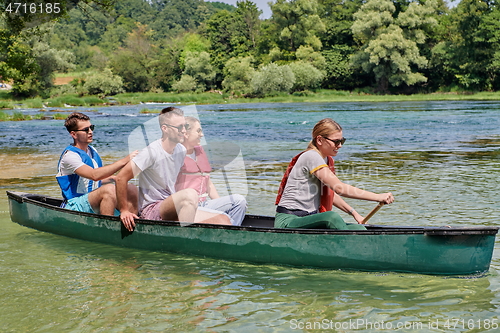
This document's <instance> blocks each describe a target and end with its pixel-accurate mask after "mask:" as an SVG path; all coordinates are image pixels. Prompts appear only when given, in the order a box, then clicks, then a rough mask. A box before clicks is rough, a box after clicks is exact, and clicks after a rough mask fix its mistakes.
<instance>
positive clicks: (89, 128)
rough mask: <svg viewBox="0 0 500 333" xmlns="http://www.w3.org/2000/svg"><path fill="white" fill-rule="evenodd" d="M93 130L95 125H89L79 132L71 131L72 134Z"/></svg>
mask: <svg viewBox="0 0 500 333" xmlns="http://www.w3.org/2000/svg"><path fill="white" fill-rule="evenodd" d="M94 128H95V125H90V126H89V127H85V128H82V129H80V130H73V132H87V133H88V132H89V130H90V131H92V132H93V131H94Z"/></svg>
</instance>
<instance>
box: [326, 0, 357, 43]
mask: <svg viewBox="0 0 500 333" xmlns="http://www.w3.org/2000/svg"><path fill="white" fill-rule="evenodd" d="M363 3H365V0H318V4H319V10H318V13H319V15H320V18H321V19H322V20H323V22H324V24H325V30H324V31H323V32H322V33H320V34H319V38H320V39H321V43H322V44H323V48H324V49H330V48H332V47H334V46H339V45H347V46H350V47H352V46H355V45H356V42H355V41H354V37H353V34H352V30H351V26H352V23H353V21H354V17H353V16H354V13H356V12H357V11H358V10H359V9H360V8H361V5H362V4H363Z"/></svg>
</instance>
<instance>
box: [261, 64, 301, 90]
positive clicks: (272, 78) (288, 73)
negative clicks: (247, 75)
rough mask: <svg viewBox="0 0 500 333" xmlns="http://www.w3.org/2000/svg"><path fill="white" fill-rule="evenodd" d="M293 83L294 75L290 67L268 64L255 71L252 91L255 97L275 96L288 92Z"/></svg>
mask: <svg viewBox="0 0 500 333" xmlns="http://www.w3.org/2000/svg"><path fill="white" fill-rule="evenodd" d="M294 83H295V75H294V74H293V72H292V70H291V69H290V66H288V65H283V66H278V65H276V64H275V63H270V64H269V65H266V66H264V67H262V68H261V69H260V70H259V71H257V72H256V73H255V75H254V77H253V79H252V90H253V92H254V93H255V94H257V95H267V96H270V95H276V94H277V93H280V92H290V90H291V89H292V87H293V85H294Z"/></svg>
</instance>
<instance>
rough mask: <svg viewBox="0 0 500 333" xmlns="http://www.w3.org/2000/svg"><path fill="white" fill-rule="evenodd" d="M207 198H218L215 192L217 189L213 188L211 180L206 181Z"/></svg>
mask: <svg viewBox="0 0 500 333" xmlns="http://www.w3.org/2000/svg"><path fill="white" fill-rule="evenodd" d="M207 190H208V196H209V197H210V199H217V198H220V196H219V193H218V192H217V189H216V188H215V185H214V183H212V180H211V179H208V188H207Z"/></svg>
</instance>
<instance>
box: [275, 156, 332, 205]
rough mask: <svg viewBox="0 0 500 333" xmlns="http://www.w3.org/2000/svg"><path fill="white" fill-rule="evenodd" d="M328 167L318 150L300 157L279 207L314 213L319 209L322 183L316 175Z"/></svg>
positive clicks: (289, 176)
mask: <svg viewBox="0 0 500 333" xmlns="http://www.w3.org/2000/svg"><path fill="white" fill-rule="evenodd" d="M324 167H328V164H327V159H326V158H323V157H321V155H320V154H319V153H318V152H317V151H316V150H313V149H311V150H308V151H306V152H305V153H303V154H302V155H300V156H299V159H298V160H297V163H295V165H294V166H293V168H292V171H291V172H290V174H289V175H288V180H287V182H286V186H285V189H284V191H283V195H282V196H281V200H280V202H279V204H278V205H279V206H282V207H285V208H287V209H300V210H304V211H306V212H313V211H315V210H318V209H319V204H320V200H321V186H322V183H321V181H320V180H319V179H318V178H317V177H316V176H315V175H314V173H315V172H316V171H318V170H319V169H321V168H324Z"/></svg>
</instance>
